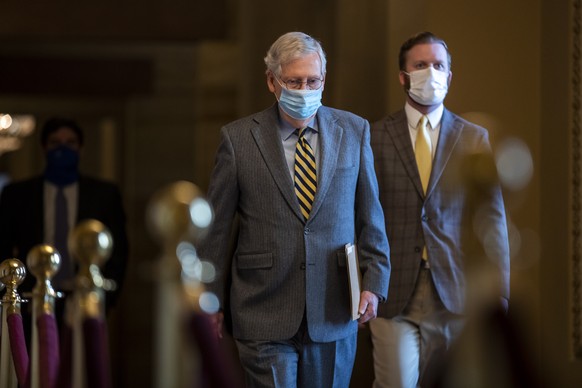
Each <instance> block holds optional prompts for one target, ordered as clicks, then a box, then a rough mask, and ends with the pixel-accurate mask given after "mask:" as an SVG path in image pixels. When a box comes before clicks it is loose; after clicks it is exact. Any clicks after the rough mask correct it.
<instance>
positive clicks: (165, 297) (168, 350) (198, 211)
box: [147, 181, 212, 388]
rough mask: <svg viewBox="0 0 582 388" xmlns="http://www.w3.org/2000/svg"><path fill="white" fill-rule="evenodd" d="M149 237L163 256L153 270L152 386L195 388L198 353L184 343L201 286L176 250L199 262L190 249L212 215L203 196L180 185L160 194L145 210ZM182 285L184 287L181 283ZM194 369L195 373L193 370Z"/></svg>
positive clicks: (187, 340)
mask: <svg viewBox="0 0 582 388" xmlns="http://www.w3.org/2000/svg"><path fill="white" fill-rule="evenodd" d="M147 219H148V222H149V227H150V231H151V233H152V234H153V235H154V236H155V237H156V238H157V239H158V240H159V241H160V243H161V244H162V257H161V260H160V261H159V265H158V266H157V267H156V269H157V271H156V273H155V280H156V281H157V284H156V286H157V309H156V315H157V316H156V331H155V333H156V338H155V349H156V350H155V360H154V362H155V367H156V373H155V374H156V375H155V387H156V388H182V387H192V386H195V384H194V382H193V379H194V376H196V375H200V373H196V372H197V371H199V369H200V354H199V353H198V352H197V351H196V349H194V347H193V346H189V345H191V342H192V341H191V338H187V336H186V335H185V333H187V332H188V329H187V327H186V324H187V320H188V317H189V315H190V314H191V313H192V311H193V310H192V305H193V299H195V300H196V301H197V298H198V297H199V295H200V294H201V293H202V292H203V289H204V287H203V285H202V284H201V282H200V281H199V280H197V279H195V278H194V277H192V276H190V275H189V271H188V270H185V268H184V265H183V264H184V261H183V260H182V259H181V258H180V257H179V254H178V251H179V250H180V249H181V248H184V247H186V248H185V250H186V251H188V252H187V253H185V254H184V256H183V257H186V256H187V257H188V258H189V259H184V260H190V264H194V263H192V261H196V260H198V258H197V256H196V251H195V248H194V244H195V243H196V242H198V241H200V239H202V238H203V237H204V236H205V234H206V233H207V230H208V226H209V225H210V223H211V221H212V210H211V209H210V206H209V205H208V203H207V202H206V200H205V199H203V196H202V192H201V191H200V190H199V189H198V187H197V186H195V185H194V184H192V183H190V182H186V181H179V182H175V183H173V184H171V185H168V186H166V187H164V188H162V189H161V190H159V191H158V192H157V193H156V194H155V195H154V196H153V197H152V199H151V201H150V204H149V206H148V209H147ZM182 280H184V283H183V282H182ZM194 305H195V306H196V305H197V303H194ZM193 368H196V370H193Z"/></svg>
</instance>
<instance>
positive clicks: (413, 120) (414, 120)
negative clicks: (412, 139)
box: [404, 102, 445, 130]
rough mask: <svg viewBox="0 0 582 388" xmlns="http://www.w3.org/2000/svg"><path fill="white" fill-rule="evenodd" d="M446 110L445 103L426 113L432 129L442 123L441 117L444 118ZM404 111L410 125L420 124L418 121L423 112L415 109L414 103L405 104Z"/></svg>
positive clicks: (413, 126) (414, 126)
mask: <svg viewBox="0 0 582 388" xmlns="http://www.w3.org/2000/svg"><path fill="white" fill-rule="evenodd" d="M444 110H445V106H444V104H440V105H439V106H438V107H437V108H436V109H435V110H433V111H432V112H430V113H428V114H427V115H426V117H427V118H428V122H429V124H430V129H431V130H433V129H435V128H437V127H438V126H439V125H440V123H441V119H442V118H443V112H444ZM404 111H405V112H406V118H407V120H408V125H409V126H411V127H412V128H416V127H417V125H418V121H419V120H420V117H421V116H422V113H420V112H419V111H417V110H416V109H414V108H413V107H412V105H410V104H409V103H408V102H407V103H406V105H404Z"/></svg>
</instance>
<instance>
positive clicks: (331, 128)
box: [309, 106, 344, 219]
mask: <svg viewBox="0 0 582 388" xmlns="http://www.w3.org/2000/svg"><path fill="white" fill-rule="evenodd" d="M317 126H318V130H319V142H320V155H321V157H320V161H319V164H320V165H319V167H318V168H317V170H318V173H317V190H316V192H315V198H314V200H313V207H312V208H311V214H310V216H309V219H312V218H313V217H314V216H315V215H316V214H317V211H318V210H319V208H320V207H321V204H322V203H323V201H324V198H325V195H326V193H327V190H328V189H329V186H330V184H331V181H332V179H333V177H334V175H335V174H334V172H335V169H336V165H337V158H338V154H339V150H340V145H341V141H342V136H343V133H344V130H343V128H342V127H340V126H339V125H338V124H337V119H336V118H335V117H334V116H332V115H331V114H330V113H329V111H328V110H327V108H326V107H324V106H322V107H321V108H319V110H318V111H317Z"/></svg>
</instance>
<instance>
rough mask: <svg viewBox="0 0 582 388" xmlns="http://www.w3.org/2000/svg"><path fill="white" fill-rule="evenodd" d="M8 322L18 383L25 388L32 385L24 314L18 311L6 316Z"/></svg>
mask: <svg viewBox="0 0 582 388" xmlns="http://www.w3.org/2000/svg"><path fill="white" fill-rule="evenodd" d="M6 323H7V324H8V336H9V337H10V348H11V350H12V360H13V361H14V369H15V371H16V378H17V379H18V384H19V385H20V386H21V387H23V388H28V386H29V385H30V362H29V358H28V350H27V349H26V341H25V339H24V328H23V326H22V315H20V314H18V313H14V314H9V315H8V316H7V317H6Z"/></svg>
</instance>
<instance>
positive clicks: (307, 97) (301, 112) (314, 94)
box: [279, 86, 323, 120]
mask: <svg viewBox="0 0 582 388" xmlns="http://www.w3.org/2000/svg"><path fill="white" fill-rule="evenodd" d="M322 93H323V87H321V88H319V89H317V90H309V89H297V90H294V89H293V90H292V89H287V88H286V87H284V86H283V87H282V88H281V96H280V97H279V106H280V107H281V109H283V112H285V113H287V114H288V115H289V116H291V117H292V118H294V119H295V120H305V119H308V118H310V117H311V116H313V115H314V114H315V112H317V110H318V109H319V107H320V106H321V95H322Z"/></svg>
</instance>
